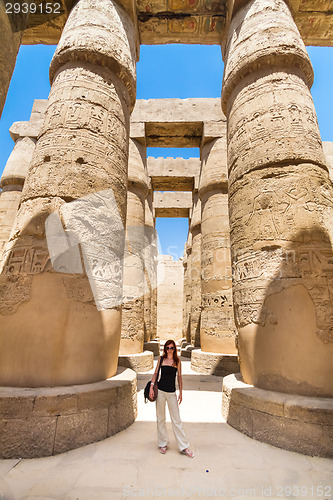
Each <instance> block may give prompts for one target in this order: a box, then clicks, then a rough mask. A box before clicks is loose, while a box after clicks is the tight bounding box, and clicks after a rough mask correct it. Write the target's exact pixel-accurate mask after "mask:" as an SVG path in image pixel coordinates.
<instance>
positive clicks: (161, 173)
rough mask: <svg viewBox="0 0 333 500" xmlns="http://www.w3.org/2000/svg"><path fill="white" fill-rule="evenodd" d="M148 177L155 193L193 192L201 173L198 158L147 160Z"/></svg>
mask: <svg viewBox="0 0 333 500" xmlns="http://www.w3.org/2000/svg"><path fill="white" fill-rule="evenodd" d="M147 167H148V175H149V177H150V178H151V182H152V188H153V190H154V191H193V189H194V179H195V177H198V175H199V172H200V160H199V159H198V158H189V159H184V158H151V157H149V158H148V159H147Z"/></svg>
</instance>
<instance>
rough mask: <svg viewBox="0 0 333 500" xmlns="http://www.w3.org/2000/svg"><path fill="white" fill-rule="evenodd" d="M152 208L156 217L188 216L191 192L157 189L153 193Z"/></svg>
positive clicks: (190, 206) (190, 205)
mask: <svg viewBox="0 0 333 500" xmlns="http://www.w3.org/2000/svg"><path fill="white" fill-rule="evenodd" d="M154 208H155V214H156V217H189V213H190V209H191V208H192V193H190V192H187V191H185V192H183V191H178V192H175V193H174V192H164V193H161V192H159V191H157V192H155V193H154Z"/></svg>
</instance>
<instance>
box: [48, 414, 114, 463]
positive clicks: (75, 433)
mask: <svg viewBox="0 0 333 500" xmlns="http://www.w3.org/2000/svg"><path fill="white" fill-rule="evenodd" d="M108 416H109V411H108V408H107V407H106V408H101V409H96V410H86V411H84V412H80V413H76V414H74V415H62V416H59V417H58V419H57V435H56V438H55V443H54V454H58V453H64V452H65V451H67V450H70V449H73V448H79V447H80V446H84V445H86V444H89V443H95V442H96V441H101V440H102V439H105V438H106V437H107V430H108Z"/></svg>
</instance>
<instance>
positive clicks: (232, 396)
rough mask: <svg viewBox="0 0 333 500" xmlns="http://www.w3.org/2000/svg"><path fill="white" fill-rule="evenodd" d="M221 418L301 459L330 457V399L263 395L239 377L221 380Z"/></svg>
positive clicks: (332, 424) (332, 421) (332, 447)
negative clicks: (299, 454)
mask: <svg viewBox="0 0 333 500" xmlns="http://www.w3.org/2000/svg"><path fill="white" fill-rule="evenodd" d="M222 415H223V417H224V418H225V419H226V421H227V423H228V424H229V425H231V426H232V427H234V428H235V429H237V430H239V431H240V432H242V433H243V434H246V435H247V436H250V437H252V438H253V439H256V440H257V441H262V442H264V443H268V444H271V445H273V446H277V447H278V448H283V449H285V450H290V451H296V452H297V453H302V454H304V455H311V456H318V457H325V458H329V457H333V399H332V398H316V397H313V398H312V397H305V396H298V395H295V394H285V393H282V392H274V391H267V390H264V389H259V388H258V387H254V386H253V385H248V384H245V383H244V382H243V381H242V379H241V375H240V373H237V374H235V375H229V376H228V377H225V378H224V379H223V389H222Z"/></svg>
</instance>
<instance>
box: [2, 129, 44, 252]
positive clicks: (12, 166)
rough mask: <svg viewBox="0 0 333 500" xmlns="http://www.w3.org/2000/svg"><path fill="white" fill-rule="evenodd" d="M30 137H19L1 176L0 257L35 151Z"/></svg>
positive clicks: (33, 140)
mask: <svg viewBox="0 0 333 500" xmlns="http://www.w3.org/2000/svg"><path fill="white" fill-rule="evenodd" d="M35 144H36V141H35V139H33V138H31V137H19V138H18V139H17V141H16V142H15V146H14V149H13V151H12V153H11V155H10V157H9V158H8V161H7V163H6V166H5V169H4V171H3V174H2V176H1V180H0V188H1V189H2V192H1V195H0V255H1V254H2V251H3V247H4V244H5V243H6V242H7V240H8V238H9V235H10V232H11V229H12V227H13V224H14V221H15V217H16V215H17V211H18V208H19V204H20V200H21V194H22V188H23V184H24V181H25V178H26V175H27V172H28V168H29V165H30V162H31V158H32V154H33V152H34V149H35Z"/></svg>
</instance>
